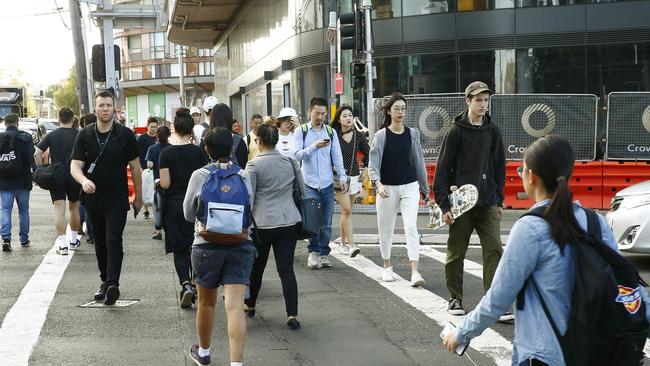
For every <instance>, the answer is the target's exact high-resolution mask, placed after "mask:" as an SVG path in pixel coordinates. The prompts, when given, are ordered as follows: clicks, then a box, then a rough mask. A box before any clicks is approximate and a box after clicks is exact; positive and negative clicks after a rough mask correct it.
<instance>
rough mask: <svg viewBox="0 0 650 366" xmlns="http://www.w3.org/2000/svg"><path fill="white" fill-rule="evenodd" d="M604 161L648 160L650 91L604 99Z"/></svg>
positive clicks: (617, 94)
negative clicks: (605, 141) (605, 117)
mask: <svg viewBox="0 0 650 366" xmlns="http://www.w3.org/2000/svg"><path fill="white" fill-rule="evenodd" d="M605 156H606V159H607V160H635V161H637V160H643V161H648V160H650V92H645V93H644V92H636V93H634V92H615V93H610V94H609V96H608V98H607V145H606V155H605Z"/></svg>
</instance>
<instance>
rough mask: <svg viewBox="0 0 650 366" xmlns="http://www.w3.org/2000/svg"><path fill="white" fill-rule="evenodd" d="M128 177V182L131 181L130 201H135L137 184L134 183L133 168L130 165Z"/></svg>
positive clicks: (127, 168)
mask: <svg viewBox="0 0 650 366" xmlns="http://www.w3.org/2000/svg"><path fill="white" fill-rule="evenodd" d="M126 177H127V179H128V182H129V203H133V201H134V200H135V189H134V187H135V185H133V177H132V176H131V168H130V167H128V166H127V167H126Z"/></svg>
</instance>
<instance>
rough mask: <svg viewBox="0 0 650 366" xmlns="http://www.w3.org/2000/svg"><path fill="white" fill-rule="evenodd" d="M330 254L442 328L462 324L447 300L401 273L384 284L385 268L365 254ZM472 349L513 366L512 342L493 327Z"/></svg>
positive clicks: (435, 339)
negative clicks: (382, 272) (449, 308)
mask: <svg viewBox="0 0 650 366" xmlns="http://www.w3.org/2000/svg"><path fill="white" fill-rule="evenodd" d="M330 255H332V256H333V257H335V258H336V259H338V260H339V261H341V262H343V263H344V264H346V265H348V266H350V267H352V268H354V269H356V270H357V271H359V272H361V273H362V274H364V275H365V276H367V277H369V278H371V279H373V280H375V281H377V282H378V283H379V284H380V285H381V286H383V287H385V288H386V289H387V290H389V291H390V292H392V293H393V294H395V295H396V296H398V297H399V298H401V299H402V300H403V301H404V302H406V303H407V304H409V305H411V306H413V307H414V308H416V309H418V310H419V311H421V312H423V313H424V314H425V315H426V316H428V317H429V318H431V319H433V320H434V321H435V322H436V323H437V324H438V325H439V326H440V327H444V326H445V324H446V323H447V322H448V321H451V322H453V323H455V324H456V323H458V320H459V319H460V317H458V316H454V315H449V314H447V300H445V299H443V298H442V297H440V296H438V295H436V294H434V293H433V292H431V291H429V290H427V289H424V288H413V287H411V284H410V282H409V281H406V280H405V279H403V278H402V277H400V276H398V275H397V274H395V275H394V276H395V279H396V280H395V281H394V282H383V281H381V270H382V268H381V267H379V266H378V265H376V264H375V263H374V262H372V261H371V260H370V259H368V258H366V257H364V256H362V255H357V256H356V257H355V258H350V257H349V256H347V255H344V254H342V253H339V252H337V251H335V250H333V251H332V252H331V253H330ZM431 339H432V340H433V342H434V343H433V345H432V346H433V347H443V346H442V342H441V341H440V339H439V338H438V335H437V334H432V335H431ZM470 348H473V349H475V350H476V351H478V352H480V353H481V354H483V355H485V356H487V357H491V358H492V359H493V360H494V362H495V363H496V364H497V365H499V366H508V365H510V364H511V358H512V343H510V341H508V340H507V339H505V338H504V337H503V336H502V335H501V334H499V333H497V332H495V331H494V330H492V329H490V328H488V329H486V330H485V331H484V332H483V334H481V335H480V336H478V337H476V338H474V339H472V342H471V343H470Z"/></svg>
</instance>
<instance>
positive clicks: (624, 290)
mask: <svg viewBox="0 0 650 366" xmlns="http://www.w3.org/2000/svg"><path fill="white" fill-rule="evenodd" d="M616 302H619V303H621V304H623V306H625V310H627V311H628V313H630V314H636V312H637V311H639V308H641V291H640V290H639V288H638V287H637V288H634V289H632V288H629V287H625V286H621V285H618V296H617V297H616Z"/></svg>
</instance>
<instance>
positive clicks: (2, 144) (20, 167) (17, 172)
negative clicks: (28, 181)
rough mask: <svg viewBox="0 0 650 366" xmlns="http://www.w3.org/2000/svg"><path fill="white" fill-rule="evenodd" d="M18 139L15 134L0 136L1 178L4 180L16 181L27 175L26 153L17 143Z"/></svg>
mask: <svg viewBox="0 0 650 366" xmlns="http://www.w3.org/2000/svg"><path fill="white" fill-rule="evenodd" d="M19 133H20V132H19ZM17 139H18V135H15V134H12V135H10V134H8V133H3V134H1V135H0V177H2V178H4V179H16V178H20V177H21V176H22V175H24V174H25V162H26V159H25V156H24V155H25V151H24V149H21V146H20V144H17V143H16V140H17Z"/></svg>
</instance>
